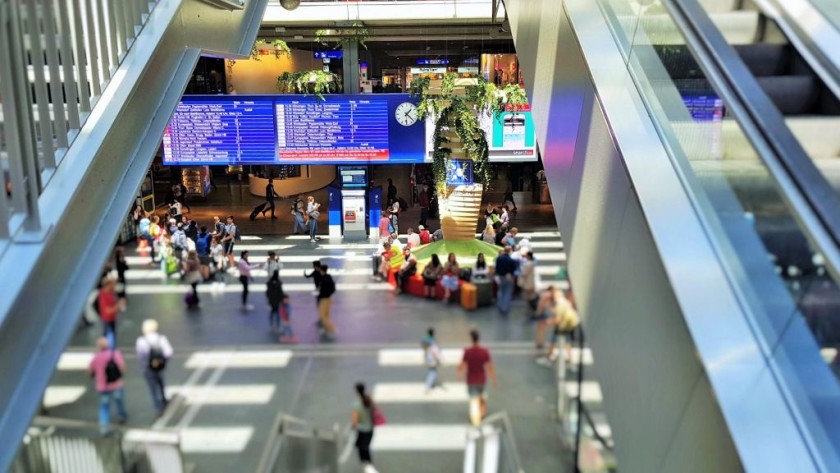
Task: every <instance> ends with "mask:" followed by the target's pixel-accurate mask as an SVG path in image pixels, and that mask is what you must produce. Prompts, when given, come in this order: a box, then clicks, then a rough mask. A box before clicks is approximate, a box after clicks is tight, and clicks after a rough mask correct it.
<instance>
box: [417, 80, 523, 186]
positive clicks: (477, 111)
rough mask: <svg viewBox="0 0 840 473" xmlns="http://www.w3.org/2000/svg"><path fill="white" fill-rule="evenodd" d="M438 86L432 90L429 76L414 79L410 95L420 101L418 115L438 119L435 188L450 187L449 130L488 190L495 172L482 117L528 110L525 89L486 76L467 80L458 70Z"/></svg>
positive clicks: (435, 145) (436, 126)
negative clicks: (448, 175) (454, 135)
mask: <svg viewBox="0 0 840 473" xmlns="http://www.w3.org/2000/svg"><path fill="white" fill-rule="evenodd" d="M459 82H460V84H459ZM435 85H436V88H434V89H433V88H432V81H431V80H430V79H428V78H418V79H415V80H414V81H413V82H412V84H411V95H412V97H414V98H415V99H417V100H418V101H419V103H418V104H417V116H418V118H419V119H423V118H425V117H426V116H428V115H430V116H432V117H434V119H435V131H434V135H433V139H434V150H433V151H432V158H433V162H432V169H433V173H434V176H435V182H436V191H437V192H438V194H440V195H445V192H446V189H447V186H446V170H447V168H448V167H449V166H450V161H451V154H452V147H453V146H452V144H451V143H450V142H449V140H448V139H447V138H446V135H447V134H448V132H450V130H452V131H454V132H455V134H456V135H457V137H458V141H459V143H458V147H459V148H460V149H462V150H463V154H464V157H465V158H466V159H469V160H471V161H473V178H474V180H475V182H476V183H479V184H483V185H484V187H485V190H487V189H489V186H490V181H491V179H492V174H493V172H492V166H491V165H490V163H489V159H488V157H489V145H488V141H487V136H486V135H485V133H484V130H483V129H482V128H481V124H480V120H479V117H480V115H481V114H487V115H492V116H494V118H496V119H499V118H500V117H501V114H502V112H504V111H506V110H507V111H512V112H514V113H515V112H517V111H521V110H523V109H525V108H526V106H527V104H528V98H527V96H526V94H525V91H524V89H522V88H521V87H519V85H517V84H509V85H506V86H505V87H504V88H501V89H499V88H497V87H496V86H495V85H494V84H492V83H489V82H487V81H486V80H484V79H483V78H475V79H467V80H464V79H462V78H459V77H458V75H457V74H455V73H448V74H446V75H444V77H443V80H441V81H440V82H439V84H438V83H435Z"/></svg>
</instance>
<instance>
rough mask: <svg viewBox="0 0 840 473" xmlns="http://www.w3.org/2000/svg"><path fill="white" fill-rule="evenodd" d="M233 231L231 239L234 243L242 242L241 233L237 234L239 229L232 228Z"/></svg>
mask: <svg viewBox="0 0 840 473" xmlns="http://www.w3.org/2000/svg"><path fill="white" fill-rule="evenodd" d="M233 229H234V230H233V239H234V241H242V234H241V233H239V227H237V226H234V227H233Z"/></svg>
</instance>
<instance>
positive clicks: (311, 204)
mask: <svg viewBox="0 0 840 473" xmlns="http://www.w3.org/2000/svg"><path fill="white" fill-rule="evenodd" d="M320 207H321V204H319V203H317V202H315V197H312V196H311V195H310V196H309V197H307V198H306V216H307V218H308V219H309V238H310V241H311V242H312V243H315V242H316V241H318V240H320V238H318V237H316V236H315V234H316V233H318V217H320V216H321V212H320V211H319V210H318V209H319V208H320Z"/></svg>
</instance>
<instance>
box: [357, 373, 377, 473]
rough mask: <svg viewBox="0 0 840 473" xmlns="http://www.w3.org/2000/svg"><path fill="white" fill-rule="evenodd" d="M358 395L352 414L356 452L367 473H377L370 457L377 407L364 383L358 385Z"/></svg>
mask: <svg viewBox="0 0 840 473" xmlns="http://www.w3.org/2000/svg"><path fill="white" fill-rule="evenodd" d="M356 394H357V395H358V396H359V398H358V399H357V400H356V401H354V402H353V411H352V413H351V414H350V426H351V427H352V428H353V430H355V431H356V450H358V452H359V461H361V462H362V466H363V468H364V472H365V473H376V468H374V466H373V459H372V458H371V456H370V443H371V441H372V440H373V429H374V424H375V423H376V422H374V420H375V419H374V417H376V414H377V412H376V409H377V408H376V406H375V405H374V404H373V399H371V397H370V395H369V394H367V392H366V391H365V385H364V384H363V383H356Z"/></svg>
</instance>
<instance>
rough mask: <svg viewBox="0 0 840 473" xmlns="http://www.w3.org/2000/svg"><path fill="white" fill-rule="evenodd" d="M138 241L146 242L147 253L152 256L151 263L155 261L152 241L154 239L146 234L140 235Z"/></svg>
mask: <svg viewBox="0 0 840 473" xmlns="http://www.w3.org/2000/svg"><path fill="white" fill-rule="evenodd" d="M140 239H141V240H146V246H148V247H149V252H150V254H151V256H152V261H153V262H154V260H155V240H154V238H152V236H151V235H149V234H146V235H140Z"/></svg>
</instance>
